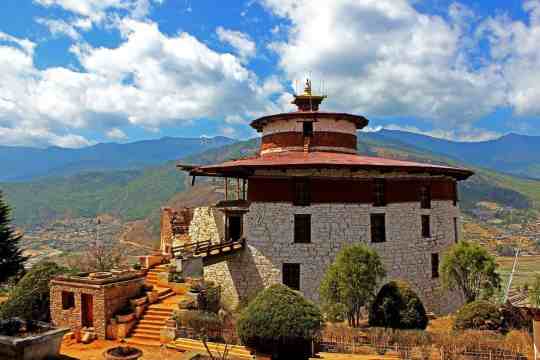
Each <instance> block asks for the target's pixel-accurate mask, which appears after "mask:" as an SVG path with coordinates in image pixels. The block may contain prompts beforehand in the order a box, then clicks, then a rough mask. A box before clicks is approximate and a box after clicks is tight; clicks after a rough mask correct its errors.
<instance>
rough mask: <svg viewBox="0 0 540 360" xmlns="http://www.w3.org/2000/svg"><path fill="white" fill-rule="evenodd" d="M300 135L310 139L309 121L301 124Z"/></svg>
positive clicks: (311, 129) (310, 126)
mask: <svg viewBox="0 0 540 360" xmlns="http://www.w3.org/2000/svg"><path fill="white" fill-rule="evenodd" d="M302 125H303V127H302V133H303V134H304V137H312V136H313V123H312V122H311V121H305V122H303V123H302Z"/></svg>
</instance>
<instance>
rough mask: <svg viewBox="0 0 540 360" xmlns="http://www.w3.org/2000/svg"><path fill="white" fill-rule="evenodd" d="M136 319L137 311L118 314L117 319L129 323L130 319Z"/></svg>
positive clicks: (119, 321)
mask: <svg viewBox="0 0 540 360" xmlns="http://www.w3.org/2000/svg"><path fill="white" fill-rule="evenodd" d="M133 320H135V313H131V314H127V315H116V321H118V323H120V324H122V323H128V322H130V321H133Z"/></svg>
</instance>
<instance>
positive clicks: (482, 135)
mask: <svg viewBox="0 0 540 360" xmlns="http://www.w3.org/2000/svg"><path fill="white" fill-rule="evenodd" d="M382 129H388V130H399V131H407V132H412V133H415V134H421V135H427V136H431V137H434V138H438V139H445V140H452V141H462V142H478V141H487V140H493V139H498V138H500V137H501V136H502V134H500V133H497V132H494V131H489V130H483V129H473V128H466V129H461V130H441V129H433V130H421V129H419V128H417V127H414V126H407V125H396V124H390V125H385V126H378V127H376V128H368V129H366V130H365V131H366V132H377V131H380V130H382Z"/></svg>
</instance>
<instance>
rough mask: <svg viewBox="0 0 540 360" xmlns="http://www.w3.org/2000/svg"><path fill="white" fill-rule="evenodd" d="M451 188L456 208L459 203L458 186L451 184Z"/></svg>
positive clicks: (454, 183) (455, 183)
mask: <svg viewBox="0 0 540 360" xmlns="http://www.w3.org/2000/svg"><path fill="white" fill-rule="evenodd" d="M452 184H453V185H452V187H453V192H454V193H453V203H454V206H457V203H458V201H459V191H458V186H457V182H455V181H454V182H453V183H452Z"/></svg>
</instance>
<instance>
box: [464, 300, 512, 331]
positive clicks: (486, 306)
mask: <svg viewBox="0 0 540 360" xmlns="http://www.w3.org/2000/svg"><path fill="white" fill-rule="evenodd" d="M454 328H455V329H458V330H466V329H474V330H494V331H503V330H505V326H504V317H503V314H502V313H501V311H500V309H499V307H498V306H496V305H494V304H492V303H490V302H489V301H485V300H477V301H473V302H471V303H469V304H466V305H464V306H463V307H462V308H461V309H459V311H458V312H457V313H456V319H455V321H454Z"/></svg>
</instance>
